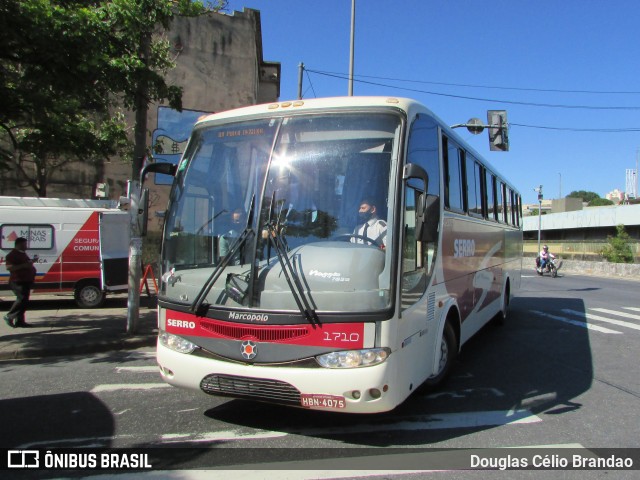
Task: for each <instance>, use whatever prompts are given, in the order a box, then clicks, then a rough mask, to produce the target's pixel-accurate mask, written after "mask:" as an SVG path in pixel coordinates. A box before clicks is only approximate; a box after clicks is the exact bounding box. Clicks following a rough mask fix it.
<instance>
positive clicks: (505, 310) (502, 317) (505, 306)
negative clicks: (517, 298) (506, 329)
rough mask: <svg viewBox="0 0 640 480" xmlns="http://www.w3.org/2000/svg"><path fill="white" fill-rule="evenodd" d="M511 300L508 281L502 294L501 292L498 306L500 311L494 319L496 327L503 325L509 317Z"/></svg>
mask: <svg viewBox="0 0 640 480" xmlns="http://www.w3.org/2000/svg"><path fill="white" fill-rule="evenodd" d="M510 298H511V288H510V284H509V281H507V284H506V285H505V287H504V292H502V304H501V306H500V311H499V312H498V314H497V315H496V317H495V323H496V324H497V325H504V324H505V322H506V321H507V316H508V315H509V299H510Z"/></svg>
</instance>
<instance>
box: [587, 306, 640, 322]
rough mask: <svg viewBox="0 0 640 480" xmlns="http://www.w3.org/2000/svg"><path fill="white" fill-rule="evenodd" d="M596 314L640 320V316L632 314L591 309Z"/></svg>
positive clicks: (606, 309) (604, 309) (605, 309)
mask: <svg viewBox="0 0 640 480" xmlns="http://www.w3.org/2000/svg"><path fill="white" fill-rule="evenodd" d="M589 310H593V311H594V312H600V313H608V314H609V315H617V316H618V317H625V318H633V319H634V320H640V315H634V314H632V313H625V312H619V311H617V310H609V309H608V308H590V309H589Z"/></svg>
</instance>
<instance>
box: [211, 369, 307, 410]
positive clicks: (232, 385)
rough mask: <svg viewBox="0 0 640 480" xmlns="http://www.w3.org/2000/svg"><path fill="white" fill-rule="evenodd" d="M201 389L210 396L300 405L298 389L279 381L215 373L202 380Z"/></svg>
mask: <svg viewBox="0 0 640 480" xmlns="http://www.w3.org/2000/svg"><path fill="white" fill-rule="evenodd" d="M200 388H201V389H202V391H203V392H205V393H208V394H209V395H221V396H227V397H236V398H246V399H250V400H259V401H263V402H273V403H280V404H285V405H300V392H299V391H298V389H297V388H295V387H294V386H293V385H290V384H288V383H286V382H281V381H279V380H269V379H264V378H252V377H240V376H237V375H223V374H217V373H214V374H211V375H207V376H206V377H204V378H203V379H202V381H201V382H200Z"/></svg>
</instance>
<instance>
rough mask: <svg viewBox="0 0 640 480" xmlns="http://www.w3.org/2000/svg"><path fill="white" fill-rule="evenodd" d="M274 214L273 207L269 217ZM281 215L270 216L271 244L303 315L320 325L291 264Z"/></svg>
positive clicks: (313, 323) (269, 234) (273, 198)
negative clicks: (276, 217) (282, 231)
mask: <svg viewBox="0 0 640 480" xmlns="http://www.w3.org/2000/svg"><path fill="white" fill-rule="evenodd" d="M275 196H276V194H275V192H273V197H272V199H271V206H272V207H273V205H274V204H275ZM272 216H273V208H272V209H271V212H270V214H269V217H272ZM280 227H281V225H280V216H279V215H278V221H274V220H273V218H269V222H268V223H267V232H268V233H267V234H268V236H269V242H270V244H273V247H274V249H275V251H276V254H277V255H278V260H279V261H280V266H281V268H282V273H283V274H284V278H285V280H286V281H287V285H289V289H290V290H291V294H292V295H293V299H294V300H295V302H296V305H297V306H298V310H300V313H301V314H302V316H303V317H304V318H305V319H306V320H307V321H308V322H309V323H311V324H312V325H316V324H317V325H320V318H318V314H317V313H316V311H315V309H314V308H313V307H312V306H311V304H310V302H309V299H307V296H306V295H305V293H304V287H303V285H302V282H301V281H300V277H299V276H298V273H297V272H296V270H295V268H294V267H293V265H292V264H291V261H290V260H289V256H288V255H287V250H288V248H287V245H286V243H285V241H284V240H283V238H282V235H281V234H280V232H279V231H278V230H279V229H280Z"/></svg>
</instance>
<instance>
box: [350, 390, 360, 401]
mask: <svg viewBox="0 0 640 480" xmlns="http://www.w3.org/2000/svg"><path fill="white" fill-rule="evenodd" d="M351 396H352V397H353V398H354V399H356V400H358V399H360V390H354V391H353V392H351Z"/></svg>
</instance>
